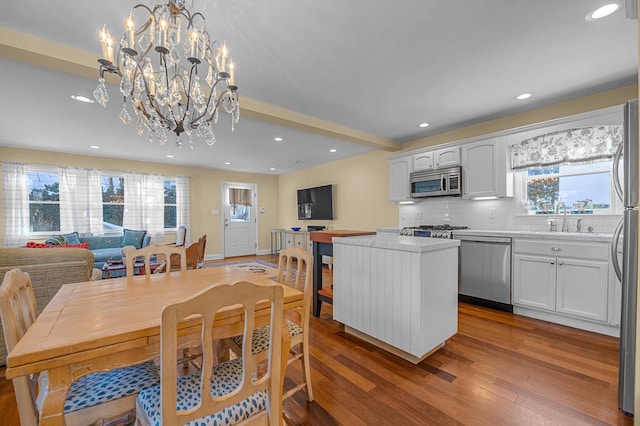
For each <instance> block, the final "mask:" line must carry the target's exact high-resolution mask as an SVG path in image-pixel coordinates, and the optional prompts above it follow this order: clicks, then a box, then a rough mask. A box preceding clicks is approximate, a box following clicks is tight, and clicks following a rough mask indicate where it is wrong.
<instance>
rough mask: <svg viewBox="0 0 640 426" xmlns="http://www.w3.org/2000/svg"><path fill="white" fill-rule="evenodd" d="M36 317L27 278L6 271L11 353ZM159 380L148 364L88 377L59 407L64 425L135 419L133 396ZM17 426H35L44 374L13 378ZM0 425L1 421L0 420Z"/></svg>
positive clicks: (2, 302) (1, 313)
mask: <svg viewBox="0 0 640 426" xmlns="http://www.w3.org/2000/svg"><path fill="white" fill-rule="evenodd" d="M37 317H38V308H37V306H36V298H35V295H34V292H33V285H32V283H31V277H30V276H29V274H28V273H25V272H22V271H21V270H19V269H12V270H10V271H8V272H7V273H6V274H5V276H4V280H3V282H2V285H0V319H1V320H2V331H3V333H4V337H5V342H6V344H7V349H8V350H9V351H11V349H13V347H14V346H15V345H16V344H17V343H18V342H19V341H20V339H21V338H22V336H24V334H25V333H26V332H27V330H28V329H29V327H30V326H31V324H33V322H34V321H35V320H36V318H37ZM159 382H160V378H159V376H158V370H157V368H156V366H155V364H154V363H153V361H148V362H145V363H142V364H139V365H134V366H132V367H126V368H120V369H117V370H113V371H111V372H101V373H92V374H88V375H86V376H83V377H81V378H80V379H78V380H76V381H75V382H73V383H72V384H71V387H70V389H69V393H68V395H67V399H66V401H65V404H64V418H65V423H66V424H67V426H72V425H89V424H94V423H95V424H115V423H117V424H123V423H126V422H130V421H132V420H133V418H134V413H135V405H136V404H135V398H136V396H137V394H138V392H140V391H141V390H143V389H145V388H147V387H151V386H154V385H157V384H158V383H159ZM13 387H14V391H15V395H16V400H17V403H18V413H19V415H20V423H21V424H22V425H37V424H38V413H39V411H40V407H41V404H42V400H43V398H44V396H45V394H46V389H47V374H46V372H43V373H40V374H34V375H30V376H21V377H16V378H15V379H13ZM0 423H1V422H0Z"/></svg>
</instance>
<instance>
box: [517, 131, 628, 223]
mask: <svg viewBox="0 0 640 426" xmlns="http://www.w3.org/2000/svg"><path fill="white" fill-rule="evenodd" d="M623 137H624V134H623V126H622V125H600V126H590V127H581V128H573V129H568V130H562V131H557V132H552V133H546V134H544V135H540V136H536V137H532V138H528V139H525V140H523V141H521V142H519V143H516V144H514V145H512V147H511V154H512V155H511V167H512V169H513V170H514V171H520V172H522V175H523V177H524V180H525V189H524V191H525V192H524V194H523V208H524V209H525V210H528V211H529V212H530V213H535V214H548V213H553V212H554V211H555V209H556V207H557V206H558V205H559V203H560V202H564V203H565V205H566V206H567V208H568V210H569V211H570V212H571V213H580V214H583V213H587V214H588V213H593V212H594V211H597V210H607V209H610V208H611V207H612V199H611V184H610V182H611V165H612V159H613V157H614V155H615V152H616V150H617V148H618V146H619V145H620V143H622V140H623Z"/></svg>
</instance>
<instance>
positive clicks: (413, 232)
mask: <svg viewBox="0 0 640 426" xmlns="http://www.w3.org/2000/svg"><path fill="white" fill-rule="evenodd" d="M467 228H468V226H452V225H449V224H446V225H420V226H407V227H404V228H402V229H401V230H400V235H405V236H410V237H428V238H451V235H452V232H453V231H457V230H459V229H467Z"/></svg>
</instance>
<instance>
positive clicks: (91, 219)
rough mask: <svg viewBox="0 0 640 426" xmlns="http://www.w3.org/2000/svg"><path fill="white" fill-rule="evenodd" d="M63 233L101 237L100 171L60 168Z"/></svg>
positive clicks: (61, 226) (61, 228)
mask: <svg viewBox="0 0 640 426" xmlns="http://www.w3.org/2000/svg"><path fill="white" fill-rule="evenodd" d="M60 231H61V232H62V233H63V234H65V233H69V232H74V231H75V232H78V233H80V234H84V235H86V234H92V235H102V233H103V227H102V185H101V182H100V173H99V172H98V171H97V170H87V169H75V168H70V167H62V168H60Z"/></svg>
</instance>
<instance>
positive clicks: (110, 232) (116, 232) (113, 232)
mask: <svg viewBox="0 0 640 426" xmlns="http://www.w3.org/2000/svg"><path fill="white" fill-rule="evenodd" d="M105 177H113V178H118V179H122V188H123V190H122V203H112V202H107V203H105V201H104V199H103V198H102V196H103V195H104V194H103V192H102V191H101V193H100V197H101V199H102V214H103V217H102V232H103V233H104V235H120V234H121V233H123V232H124V211H125V209H126V208H127V205H126V203H125V199H124V188H125V186H126V184H127V181H126V177H125V175H124V173H121V172H113V171H110V170H100V187H102V179H103V178H105ZM105 204H106V205H114V206H120V205H121V206H122V225H116V224H114V223H111V222H106V221H105V220H104V206H105ZM105 223H109V224H111V225H113V226H119V227H120V229H119V230H114V229H105V228H104V224H105Z"/></svg>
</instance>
